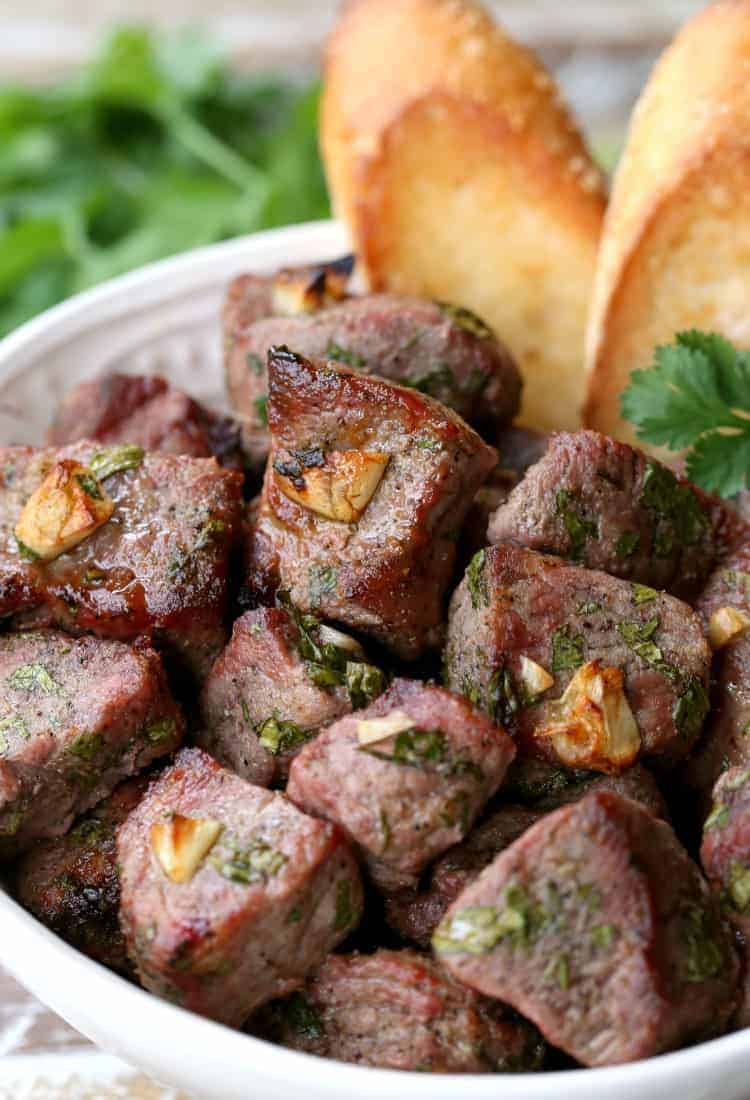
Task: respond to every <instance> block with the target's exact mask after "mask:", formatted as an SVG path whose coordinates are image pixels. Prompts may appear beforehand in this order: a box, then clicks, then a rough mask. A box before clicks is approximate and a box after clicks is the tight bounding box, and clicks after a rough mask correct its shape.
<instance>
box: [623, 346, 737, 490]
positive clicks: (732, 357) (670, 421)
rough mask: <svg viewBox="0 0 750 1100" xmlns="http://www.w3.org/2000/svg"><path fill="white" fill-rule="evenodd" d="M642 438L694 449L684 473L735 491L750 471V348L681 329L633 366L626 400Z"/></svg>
mask: <svg viewBox="0 0 750 1100" xmlns="http://www.w3.org/2000/svg"><path fill="white" fill-rule="evenodd" d="M621 406H622V415H623V416H624V417H625V419H626V420H629V421H630V422H631V423H632V424H634V425H635V427H636V432H637V434H638V438H639V439H642V440H644V441H645V442H647V443H652V444H655V445H657V446H664V447H668V448H669V449H670V450H672V451H682V450H683V449H684V448H690V449H689V450H688V453H687V457H686V460H685V472H686V474H687V476H688V478H690V480H691V481H693V482H695V484H696V485H699V486H700V487H701V488H702V489H705V490H707V491H708V492H716V493H719V494H721V495H722V496H725V497H728V496H733V495H734V494H735V493H738V492H740V490H741V489H744V488H746V487H747V486H748V474H749V473H750V418H749V417H750V351H739V350H737V349H736V348H734V347H733V346H732V344H730V343H729V341H728V340H725V339H724V337H723V336H719V335H718V334H717V333H706V332H699V331H696V330H691V331H689V332H680V333H678V334H677V336H676V338H675V343H674V344H667V345H663V346H661V347H657V349H656V351H655V352H654V361H653V364H652V365H651V367H650V368H649V369H648V370H636V371H633V372H632V374H631V375H630V382H629V384H628V386H627V388H626V389H625V391H624V392H623V394H622V398H621Z"/></svg>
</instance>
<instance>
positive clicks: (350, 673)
mask: <svg viewBox="0 0 750 1100" xmlns="http://www.w3.org/2000/svg"><path fill="white" fill-rule="evenodd" d="M387 682H388V678H387V677H386V675H385V673H384V672H383V670H382V669H380V668H378V667H377V666H376V665H368V664H367V663H366V662H365V661H347V663H346V669H345V670H344V683H345V684H346V690H347V692H348V693H349V699H350V701H351V704H352V707H353V709H354V710H362V708H363V707H366V706H367V705H368V703H371V702H372V701H373V699H377V697H378V695H382V693H383V692H384V691H385V689H386V685H387Z"/></svg>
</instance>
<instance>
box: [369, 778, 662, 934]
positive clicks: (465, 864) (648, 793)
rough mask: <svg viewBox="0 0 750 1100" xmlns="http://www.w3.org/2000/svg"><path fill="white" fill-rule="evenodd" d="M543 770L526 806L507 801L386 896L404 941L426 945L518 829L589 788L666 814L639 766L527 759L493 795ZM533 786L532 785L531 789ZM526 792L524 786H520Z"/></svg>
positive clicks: (388, 912)
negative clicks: (421, 877)
mask: <svg viewBox="0 0 750 1100" xmlns="http://www.w3.org/2000/svg"><path fill="white" fill-rule="evenodd" d="M532 771H534V772H536V773H537V776H536V777H537V779H538V780H540V779H541V776H540V774H539V772H540V771H545V772H546V773H547V778H548V783H547V786H546V789H545V790H544V793H543V794H538V795H537V799H536V801H534V802H533V804H532V805H522V804H513V803H512V802H511V803H507V804H503V805H501V806H500V807H499V809H497V810H495V811H494V812H493V813H491V814H490V815H489V817H487V818H485V820H484V821H482V822H481V823H480V824H479V825H477V826H476V827H475V828H474V829H472V831H471V832H470V833H469V835H468V837H467V838H466V840H464V841H462V842H461V843H460V844H457V845H456V846H455V847H454V848H449V849H448V851H447V852H446V853H445V855H442V856H441V857H440V859H438V860H437V861H436V862H435V863H434V864H433V865H432V867H431V868H430V870H429V878H428V879H427V881H426V882H425V883H424V884H423V886H422V887H421V889H418V890H397V891H396V892H395V893H393V894H391V895H390V896H389V897H387V898H386V903H385V915H386V920H387V922H388V924H389V925H390V926H391V928H393V929H394V930H395V931H396V932H398V933H399V935H401V936H403V937H404V938H405V939H408V940H414V942H415V943H418V944H419V945H420V946H421V947H429V946H430V940H431V938H432V933H433V932H434V931H435V928H436V927H437V926H438V924H439V923H440V921H441V920H442V918H443V914H444V913H445V911H446V909H447V908H448V906H449V905H451V904H452V903H453V902H454V901H455V900H456V898H457V897H458V895H459V894H460V893H461V891H462V890H463V889H464V888H465V887H466V886H468V885H469V883H470V882H473V881H474V879H475V878H477V877H478V876H479V874H480V873H481V872H482V871H483V870H484V868H485V867H486V866H487V865H488V864H490V863H492V861H493V859H494V858H495V856H496V855H498V854H499V853H500V852H502V851H503V849H505V848H507V847H508V845H509V844H512V843H513V841H514V840H516V839H517V838H518V837H519V836H520V835H521V833H524V832H525V831H526V830H527V829H528V828H530V827H531V826H532V825H534V824H535V823H536V822H537V821H539V819H540V818H541V817H543V816H544V814H545V813H549V812H550V811H551V810H555V809H557V808H558V807H559V806H566V805H568V803H570V802H576V801H578V799H580V798H583V797H584V796H585V795H587V794H591V793H592V792H593V791H613V792H614V793H615V794H623V795H625V796H627V797H628V798H632V799H633V800H634V801H636V802H640V803H641V805H643V806H645V808H646V809H648V810H650V811H651V813H653V814H655V815H656V816H657V817H666V813H667V808H666V805H665V803H664V799H663V798H662V796H661V794H660V793H659V788H658V787H657V786H656V782H655V781H654V779H653V777H652V776H651V775H650V774H649V772H647V771H646V769H645V768H644V767H642V766H641V765H640V764H634V765H633V767H632V768H628V769H627V771H624V772H622V774H620V775H597V774H596V772H582V773H578V774H576V773H575V772H570V771H566V770H565V771H564V770H561V769H559V768H558V769H553V768H552V767H551V766H550V765H548V764H546V763H544V762H543V761H539V760H532V759H530V758H528V757H527V758H525V759H520V760H515V761H514V762H513V763H512V764H511V766H510V768H509V769H508V772H507V774H506V777H505V779H504V781H503V786H502V788H501V790H500V793H499V795H498V797H500V796H502V795H504V794H505V792H506V791H515V789H516V788H518V787H519V786H520V784H519V780H520V779H521V778H522V777H525V778H526V779H529V778H530V774H529V773H530V772H532ZM552 771H555V772H556V774H557V775H559V776H562V777H563V780H564V782H562V783H557V784H555V783H553V782H552V780H551V776H550V774H549V773H551V772H552ZM538 789H539V788H538V787H537V790H538ZM524 791H525V792H529V786H528V784H527V785H525V787H524Z"/></svg>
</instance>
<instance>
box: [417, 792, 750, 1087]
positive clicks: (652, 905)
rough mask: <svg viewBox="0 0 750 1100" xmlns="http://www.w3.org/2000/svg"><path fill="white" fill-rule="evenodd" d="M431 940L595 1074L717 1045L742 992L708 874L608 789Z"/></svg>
mask: <svg viewBox="0 0 750 1100" xmlns="http://www.w3.org/2000/svg"><path fill="white" fill-rule="evenodd" d="M432 943H433V948H434V950H435V951H436V952H437V953H438V956H439V958H440V959H441V961H442V962H443V963H444V964H445V965H446V966H447V967H448V969H449V970H450V971H451V972H452V973H453V974H454V975H455V977H457V978H458V979H459V980H460V981H462V982H465V983H466V984H467V985H470V986H471V987H472V988H474V989H477V990H479V991H480V992H481V993H485V994H487V995H489V996H493V997H498V998H500V999H501V1000H503V1001H506V1002H507V1003H508V1004H511V1005H512V1006H513V1007H514V1008H515V1009H517V1010H518V1011H519V1012H522V1013H523V1014H524V1015H525V1016H528V1017H529V1019H531V1020H532V1021H533V1022H534V1023H535V1024H536V1025H537V1027H538V1028H539V1029H540V1031H541V1032H542V1034H543V1035H544V1036H545V1038H546V1039H547V1040H548V1042H550V1043H552V1044H553V1045H554V1046H557V1047H560V1048H561V1049H562V1050H564V1051H566V1052H567V1053H568V1054H570V1055H571V1056H572V1057H573V1058H575V1059H576V1060H577V1061H579V1062H582V1063H583V1064H584V1065H587V1066H602V1065H611V1064H615V1063H620V1062H629V1061H633V1060H635V1059H638V1058H646V1057H649V1056H651V1055H654V1054H659V1053H661V1052H663V1051H667V1050H672V1049H674V1048H676V1047H679V1046H683V1045H685V1044H686V1043H689V1042H692V1041H698V1040H700V1039H703V1038H706V1037H709V1036H711V1035H715V1034H717V1033H719V1032H720V1031H721V1030H722V1028H723V1027H724V1026H725V1025H726V1023H727V1021H728V1019H729V1017H730V1015H731V1013H732V1011H733V1009H734V1003H735V997H736V994H737V982H738V976H739V966H738V960H737V956H736V952H735V949H734V944H733V939H732V935H731V932H730V930H729V928H728V926H727V925H726V924H725V922H724V920H723V918H722V916H721V911H720V907H719V905H718V902H717V900H716V899H715V897H714V896H713V895H712V893H711V891H710V890H709V888H708V886H707V884H706V882H705V880H704V879H703V877H702V876H701V874H700V871H699V870H698V868H697V866H696V865H695V864H694V863H693V862H692V861H691V860H690V858H689V856H688V855H687V853H686V852H685V851H684V849H683V848H682V847H681V846H680V844H679V842H678V841H677V839H676V837H675V835H674V833H673V832H672V829H671V828H670V826H669V825H667V824H665V823H664V822H663V821H659V820H658V819H657V818H655V817H653V815H652V814H650V813H649V812H648V811H647V810H645V809H644V808H643V807H642V806H639V805H638V804H637V803H635V802H631V801H630V799H627V798H622V797H621V796H619V795H615V794H611V793H607V792H602V791H600V792H598V793H596V794H590V795H587V796H586V797H585V798H583V799H581V801H579V802H576V803H574V804H573V805H572V806H568V807H565V808H563V809H561V810H557V811H556V812H555V813H552V814H549V815H548V816H546V817H544V818H543V819H542V820H541V821H540V822H538V823H537V824H536V825H533V826H532V827H531V828H530V829H528V830H527V831H526V832H525V833H524V834H523V836H521V837H520V838H519V839H518V840H517V841H515V843H514V844H512V845H511V846H510V847H509V848H506V850H505V851H504V852H502V853H501V854H500V855H499V856H498V857H497V858H496V859H495V860H494V862H493V863H492V864H491V865H490V866H489V867H488V868H487V869H486V870H485V871H483V872H482V874H481V875H480V877H479V878H478V879H477V880H476V881H475V882H473V883H472V884H471V885H470V886H468V887H467V888H466V889H465V890H464V891H463V893H462V894H461V895H460V896H459V897H458V898H457V900H456V901H455V902H454V903H453V905H452V906H451V908H450V909H449V910H448V913H447V914H446V916H445V918H444V919H443V921H442V922H441V924H440V925H439V927H438V929H437V931H436V932H435V935H434V936H433V940H432Z"/></svg>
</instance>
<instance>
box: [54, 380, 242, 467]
mask: <svg viewBox="0 0 750 1100" xmlns="http://www.w3.org/2000/svg"><path fill="white" fill-rule="evenodd" d="M78 439H95V440H97V441H98V442H99V443H106V444H108V445H111V444H114V443H131V444H137V445H138V446H140V447H143V448H144V450H146V451H165V452H166V453H167V454H174V455H192V456H193V457H194V458H211V457H212V456H213V457H214V458H216V459H218V461H219V462H220V463H221V464H222V466H232V467H236V468H237V469H241V468H242V452H241V450H240V429H239V425H238V424H237V422H236V421H235V420H232V418H231V417H228V416H220V415H219V414H218V413H214V412H212V411H211V410H210V409H206V408H204V407H203V406H202V405H200V404H198V402H197V401H194V400H193V398H192V397H189V396H188V395H187V394H186V393H183V391H182V390H179V389H177V388H176V387H174V386H171V385H170V384H169V382H167V381H166V379H164V378H160V377H158V376H157V375H143V374H117V373H116V372H115V371H112V372H110V373H109V374H102V375H99V377H97V378H92V379H89V380H88V381H86V382H81V383H79V385H77V386H75V387H74V388H73V389H72V390H69V391H68V393H67V394H66V395H65V397H64V398H63V400H62V401H61V403H60V405H59V407H58V409H57V412H56V413H55V419H54V421H53V423H52V425H51V426H50V429H49V431H48V432H47V442H48V443H49V444H50V446H53V447H62V446H64V445H65V444H66V443H75V442H76V440H78Z"/></svg>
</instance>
